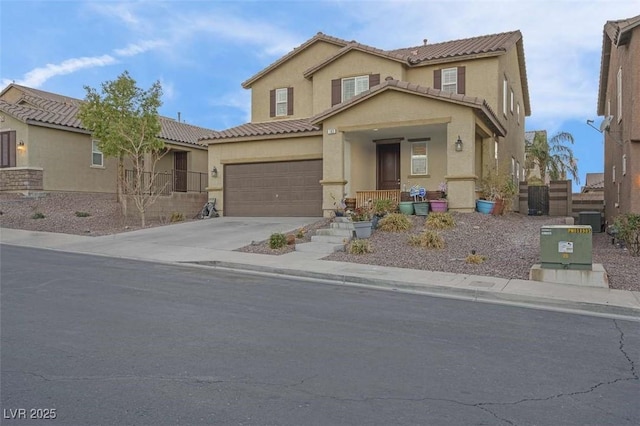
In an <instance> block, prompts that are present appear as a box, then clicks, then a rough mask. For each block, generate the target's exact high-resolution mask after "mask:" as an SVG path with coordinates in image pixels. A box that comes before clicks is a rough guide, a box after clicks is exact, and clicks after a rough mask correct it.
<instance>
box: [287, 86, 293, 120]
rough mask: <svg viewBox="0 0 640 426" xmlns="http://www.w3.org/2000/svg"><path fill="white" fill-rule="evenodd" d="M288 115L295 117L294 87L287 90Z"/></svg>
mask: <svg viewBox="0 0 640 426" xmlns="http://www.w3.org/2000/svg"><path fill="white" fill-rule="evenodd" d="M287 115H293V87H289V88H287Z"/></svg>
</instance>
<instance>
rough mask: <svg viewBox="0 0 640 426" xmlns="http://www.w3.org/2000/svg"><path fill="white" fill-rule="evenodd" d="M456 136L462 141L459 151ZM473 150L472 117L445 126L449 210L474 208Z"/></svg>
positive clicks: (474, 147)
mask: <svg viewBox="0 0 640 426" xmlns="http://www.w3.org/2000/svg"><path fill="white" fill-rule="evenodd" d="M456 122H457V123H458V125H456ZM458 137H460V140H461V141H462V150H461V151H457V150H456V142H457V140H458ZM475 150H476V142H475V129H474V121H473V119H471V120H465V121H463V122H458V120H456V121H454V122H452V124H450V125H449V126H448V128H447V175H446V176H445V179H446V180H447V198H448V200H449V209H450V210H454V211H459V212H464V213H470V212H473V211H474V210H475V200H476V192H475V191H476V174H475Z"/></svg>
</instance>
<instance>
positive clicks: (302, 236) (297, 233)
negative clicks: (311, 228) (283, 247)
mask: <svg viewBox="0 0 640 426" xmlns="http://www.w3.org/2000/svg"><path fill="white" fill-rule="evenodd" d="M296 238H304V228H300V229H298V231H297V232H296Z"/></svg>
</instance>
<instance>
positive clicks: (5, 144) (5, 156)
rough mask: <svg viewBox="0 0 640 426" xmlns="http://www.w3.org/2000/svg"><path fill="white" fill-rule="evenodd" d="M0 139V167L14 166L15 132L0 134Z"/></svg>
mask: <svg viewBox="0 0 640 426" xmlns="http://www.w3.org/2000/svg"><path fill="white" fill-rule="evenodd" d="M0 135H2V137H1V139H0V167H15V166H16V131H15V130H11V131H9V132H2V133H0Z"/></svg>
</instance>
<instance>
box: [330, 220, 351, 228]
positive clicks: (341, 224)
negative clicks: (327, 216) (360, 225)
mask: <svg viewBox="0 0 640 426" xmlns="http://www.w3.org/2000/svg"><path fill="white" fill-rule="evenodd" d="M329 227H331V229H350V230H353V222H351V221H349V222H331V223H330V224H329Z"/></svg>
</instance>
